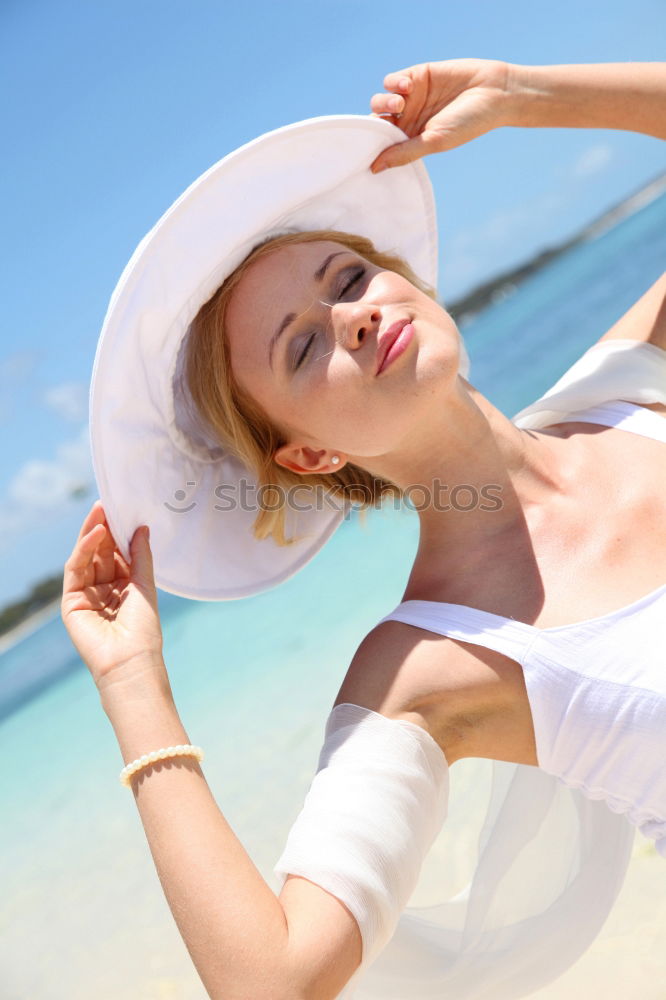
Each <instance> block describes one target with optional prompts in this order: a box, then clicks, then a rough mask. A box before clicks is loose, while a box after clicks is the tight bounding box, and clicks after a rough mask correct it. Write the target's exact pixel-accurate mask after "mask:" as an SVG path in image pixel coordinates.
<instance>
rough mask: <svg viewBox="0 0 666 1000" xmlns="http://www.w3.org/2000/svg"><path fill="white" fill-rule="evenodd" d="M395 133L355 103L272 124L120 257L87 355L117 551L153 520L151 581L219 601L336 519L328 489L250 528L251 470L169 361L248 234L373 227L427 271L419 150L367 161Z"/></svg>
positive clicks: (100, 468) (425, 183)
mask: <svg viewBox="0 0 666 1000" xmlns="http://www.w3.org/2000/svg"><path fill="white" fill-rule="evenodd" d="M402 139H404V133H403V132H401V130H400V129H398V128H396V127H395V126H394V125H392V124H391V123H390V122H387V121H384V120H383V119H379V118H374V117H371V116H369V117H366V116H357V115H339V116H327V117H322V118H313V119H309V120H307V121H303V122H297V123H296V124H293V125H288V126H286V127H284V128H280V129H277V130H275V131H273V132H268V133H266V134H265V135H262V136H261V137H260V138H258V139H255V140H253V141H252V142H250V143H248V144H247V145H245V146H241V147H240V148H239V149H237V150H235V151H234V152H232V153H230V154H229V155H228V156H225V157H224V158H223V159H222V160H220V161H219V162H218V163H216V164H215V165H214V166H212V167H211V168H210V169H209V170H207V171H206V172H205V173H204V174H202V176H201V177H199V178H198V179H197V180H196V181H194V183H193V184H191V185H190V187H188V188H187V190H186V191H185V192H184V193H183V194H182V195H181V196H180V197H179V198H178V199H177V201H175V202H174V204H173V205H172V206H171V207H170V208H169V209H168V210H167V211H166V212H165V214H164V215H163V216H162V218H161V219H160V220H159V222H158V223H157V224H156V225H155V226H154V228H153V229H152V230H151V231H150V232H149V233H148V234H147V236H145V237H144V239H143V240H142V241H141V243H140V244H139V246H138V247H137V249H136V251H135V252H134V254H133V256H132V258H131V259H130V261H129V263H128V264H127V267H126V268H125V270H124V271H123V274H122V276H121V278H120V280H119V282H118V285H117V286H116V289H115V291H114V292H113V295H112V297H111V301H110V304H109V308H108V311H107V314H106V317H105V320H104V325H103V327H102V332H101V335H100V339H99V344H98V347H97V353H96V356H95V363H94V367H93V375H92V383H91V390H90V435H91V447H92V457H93V466H94V470H95V476H96V479H97V485H98V489H99V495H100V498H101V500H102V503H103V506H104V509H105V512H106V516H107V519H108V522H109V527H110V528H111V531H112V533H113V535H114V538H115V539H116V541H117V544H118V546H119V548H120V550H121V552H122V554H123V556H124V557H125V558H126V559H129V542H130V539H131V537H132V535H133V533H134V531H135V529H136V528H137V526H138V525H139V524H144V523H147V524H149V525H150V531H151V548H152V552H153V562H154V568H155V580H156V583H157V586H158V587H160V588H162V589H163V590H166V591H170V592H171V593H173V594H178V595H180V596H183V597H189V598H194V599H197V600H228V599H232V598H239V597H246V596H249V595H251V594H255V593H258V592H260V591H263V590H266V589H268V588H270V587H274V586H276V585H277V584H279V583H281V582H282V581H283V580H286V579H287V578H288V577H290V576H291V575H293V574H294V573H296V572H297V571H298V570H299V569H301V568H302V567H303V566H304V565H305V564H306V563H307V562H309V560H310V559H312V557H313V556H314V555H315V554H316V553H317V552H318V551H319V549H320V548H321V547H322V546H323V545H324V543H325V542H326V541H327V539H328V538H329V537H330V536H331V535H332V534H333V532H334V531H335V530H336V528H337V527H338V525H339V524H340V522H341V520H342V519H343V516H344V511H343V509H342V508H341V506H340V504H339V503H338V504H336V505H333V504H332V503H330V502H328V501H326V502H323V503H322V504H321V505H320V506H321V508H322V509H320V510H316V509H310V510H306V511H301V512H299V511H296V510H293V509H291V510H290V511H289V514H288V530H289V531H290V532H292V531H293V532H295V534H296V536H297V538H298V539H299V540H297V541H295V542H293V543H292V544H291V545H289V546H279V545H277V544H276V543H275V542H273V540H272V539H267V540H265V541H257V540H256V539H255V538H254V536H253V534H252V525H253V523H254V520H255V518H256V513H257V502H258V500H259V498H258V497H257V495H256V489H255V493H254V497H253V496H252V484H253V483H254V482H255V480H254V477H253V475H252V474H251V473H250V472H249V471H248V470H247V469H245V468H244V467H243V466H242V465H241V464H240V463H239V462H238V461H237V460H236V459H235V458H233V457H231V456H229V455H225V454H224V452H223V450H222V449H220V448H219V446H218V447H214V446H212V445H211V442H210V441H208V440H207V439H206V438H205V435H199V436H197V433H196V427H195V425H194V424H193V423H192V413H191V409H190V410H188V408H187V402H186V400H183V399H180V398H179V393H181V392H182V380H179V375H178V366H179V361H180V359H181V356H182V351H181V348H182V344H183V342H184V338H185V336H186V334H187V332H188V329H189V327H190V324H191V322H192V320H193V319H194V317H195V316H196V314H197V313H198V311H199V309H200V308H201V306H202V305H203V304H204V303H205V302H206V301H208V299H209V298H210V297H211V296H212V295H213V293H214V292H215V291H216V290H217V288H219V286H220V285H221V284H222V282H223V281H224V280H225V278H227V277H228V275H229V274H231V273H232V271H233V270H234V269H235V268H236V267H237V266H238V265H239V264H240V263H241V261H243V260H244V258H245V257H246V256H247V254H248V253H249V252H250V251H251V250H252V249H253V247H254V246H256V244H257V243H259V242H260V241H261V240H263V239H265V238H266V237H269V236H271V235H273V234H277V233H279V232H284V231H285V230H313V229H337V230H341V231H346V232H351V233H356V234H358V235H361V236H365V237H368V238H370V239H371V240H372V241H373V243H374V244H375V246H376V247H377V248H378V249H379V250H382V251H391V252H394V253H397V254H399V255H400V256H402V257H403V258H404V259H405V260H406V261H407V262H408V263H409V264H410V265H411V267H412V268H413V270H414V272H415V273H416V274H417V275H418V276H419V277H420V278H421V279H422V280H423V281H425V282H426V283H428V284H429V285H431V286H433V287H435V286H436V281H437V229H436V217H435V205H434V198H433V194H432V188H431V185H430V181H429V178H428V175H427V172H426V170H425V168H424V166H423V164H422V163H421V162H420V161H417V162H415V163H412V164H409V165H407V166H404V167H399V168H394V169H392V170H386V171H383V172H381V173H379V174H373V173H372V172H371V171H370V169H369V167H370V164H371V163H372V161H373V160H374V159H375V157H376V156H377V155H378V154H379V153H380V152H381V151H382V150H383V149H385V148H386V147H387V146H389V145H392V144H393V143H395V142H399V141H401V140H402ZM242 480H244V481H245V486H244V487H243V489H244V492H245V496H244V498H243V497H241V487H242ZM255 487H256V484H255Z"/></svg>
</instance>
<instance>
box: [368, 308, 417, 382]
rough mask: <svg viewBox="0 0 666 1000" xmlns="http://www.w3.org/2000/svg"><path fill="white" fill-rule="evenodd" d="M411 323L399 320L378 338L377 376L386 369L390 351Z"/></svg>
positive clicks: (406, 320)
mask: <svg viewBox="0 0 666 1000" xmlns="http://www.w3.org/2000/svg"><path fill="white" fill-rule="evenodd" d="M409 322H410V321H409V320H408V319H399V320H397V321H396V322H395V323H391V325H390V326H389V327H388V328H387V329H386V330H384V332H383V333H380V335H379V337H378V338H377V371H376V373H375V374H377V375H379V373H380V372H381V371H382V369H383V368H385V367H386V364H385V362H386V360H387V355H388V353H389V351H390V350H391V348H392V347H393V345H394V344H395V342H396V340H397V339H398V337H399V336H400V334H401V333H402V331H403V330H404V328H405V327H406V326H408V325H409Z"/></svg>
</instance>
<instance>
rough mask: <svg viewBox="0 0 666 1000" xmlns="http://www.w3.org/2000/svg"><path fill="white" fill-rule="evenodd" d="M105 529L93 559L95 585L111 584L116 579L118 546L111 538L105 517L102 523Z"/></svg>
mask: <svg viewBox="0 0 666 1000" xmlns="http://www.w3.org/2000/svg"><path fill="white" fill-rule="evenodd" d="M102 524H103V525H104V528H105V533H104V536H103V537H102V538H101V539H100V543H99V545H98V547H97V552H96V553H95V557H94V565H95V583H112V582H113V581H114V580H115V579H116V570H117V567H116V558H115V557H116V552H118V546H117V545H116V540H115V538H114V537H113V534H112V532H111V528H110V527H109V522H108V521H107V519H106V515H105V516H104V519H103V521H102Z"/></svg>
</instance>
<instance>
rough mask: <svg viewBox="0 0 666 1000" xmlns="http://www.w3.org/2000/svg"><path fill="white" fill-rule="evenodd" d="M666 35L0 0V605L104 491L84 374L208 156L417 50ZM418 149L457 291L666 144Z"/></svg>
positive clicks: (577, 55) (322, 104) (665, 30)
mask: <svg viewBox="0 0 666 1000" xmlns="http://www.w3.org/2000/svg"><path fill="white" fill-rule="evenodd" d="M665 37H666V4H665V3H664V0H632V2H628V0H623V2H620V0H585V2H584V3H581V2H580V0H575V2H574V0H559V2H558V3H557V4H552V3H545V2H543V0H542V2H539V0H505V2H504V3H500V2H498V0H476V2H475V0H467V2H465V3H451V2H449V0H439V2H434V0H412V2H411V3H405V2H404V0H403V2H401V3H398V2H395V0H383V2H377V0H355V2H352V0H334V2H330V3H315V2H312V0H309V2H304V0H296V2H293V0H292V2H288V3H287V2H284V3H281V4H277V3H273V2H265V0H261V2H256V0H246V2H245V3H236V2H234V3H228V2H222V0H218V2H213V0H189V2H174V0H159V2H156V0H133V2H128V0H118V2H110V0H109V2H104V0H95V2H93V3H89V2H86V0H78V2H75V0H67V2H66V0H4V2H3V4H2V6H1V7H0V79H1V84H2V93H3V95H4V100H3V102H2V107H1V108H0V122H1V128H2V136H3V145H4V155H3V157H2V160H1V161H0V173H1V175H2V191H3V196H4V197H3V202H4V204H3V221H4V233H5V239H4V250H5V252H4V254H3V267H2V269H1V278H0V281H1V282H2V287H1V291H2V302H3V312H2V327H1V329H0V428H1V431H2V442H3V443H2V463H1V465H0V559H1V560H2V567H3V572H2V573H1V574H0V604H3V603H5V602H6V601H8V600H10V599H12V598H14V597H19V596H21V595H22V594H23V593H24V592H25V590H26V589H27V588H28V587H29V585H30V584H31V583H32V582H34V581H35V580H37V579H39V578H41V577H42V576H44V575H46V574H47V573H51V572H56V571H57V570H58V569H60V567H61V564H62V562H63V560H64V559H65V558H66V556H67V554H68V553H69V551H70V549H71V547H72V544H73V541H74V538H75V537H76V534H77V532H78V527H79V524H80V521H81V519H82V517H83V515H84V513H85V511H87V509H88V507H89V505H90V503H91V502H92V499H93V498H94V496H96V492H95V488H94V485H91V469H90V459H89V452H88V444H87V425H86V419H87V387H88V381H89V378H90V371H91V367H92V361H93V357H94V352H95V346H96V342H97V337H98V334H99V330H100V328H101V324H102V320H103V317H104V313H105V310H106V306H107V304H108V300H109V297H110V295H111V292H112V290H113V287H114V285H115V283H116V281H117V279H118V277H119V276H120V273H121V271H122V269H123V267H124V265H125V263H126V261H127V260H128V258H129V257H130V255H131V253H132V251H133V250H134V248H135V246H136V244H137V243H138V242H139V240H140V239H141V238H142V236H143V235H144V234H145V233H146V232H147V230H148V229H150V228H151V226H152V225H153V224H154V223H155V221H156V220H157V219H158V218H159V216H160V215H161V214H162V213H163V212H164V211H165V210H166V209H167V208H168V206H169V205H170V204H171V202H172V201H173V200H174V199H175V198H176V197H177V196H178V195H179V194H180V193H181V191H182V190H184V188H185V187H187V186H188V184H190V183H191V181H193V180H194V179H195V178H196V177H197V176H198V175H199V174H200V173H202V172H203V171H204V170H205V169H207V168H208V167H209V166H210V165H211V164H212V163H214V162H215V161H216V160H218V159H220V157H222V156H223V155H225V154H226V153H227V152H229V151H230V150H232V149H233V148H235V147H236V146H238V145H240V144H241V143H243V142H245V141H247V140H249V139H251V138H253V137H255V136H256V135H259V134H260V133H262V132H264V131H266V130H268V129H272V128H276V127H278V126H280V125H284V124H286V123H288V122H291V121H298V120H300V119H302V118H308V117H311V116H314V115H321V114H336V113H358V114H365V113H367V111H368V110H369V108H368V101H369V98H370V96H371V95H372V94H373V93H374V92H376V91H377V90H380V89H381V81H382V78H383V76H384V75H385V74H386V73H387V72H390V71H391V70H394V69H399V68H402V67H404V66H408V65H410V64H412V63H416V62H423V61H426V60H435V59H447V58H456V57H462V56H477V57H483V58H500V59H506V60H508V61H511V62H516V63H527V64H530V63H531V64H546V63H571V62H606V61H628V60H641V61H647V60H658V59H663V39H664V38H665ZM426 163H427V166H428V169H429V171H430V175H431V177H432V180H433V183H434V186H435V192H436V196H437V202H438V209H439V219H440V240H441V260H440V273H441V281H440V291H441V293H442V295H443V296H444V298H445V299H449V300H450V299H452V298H455V297H456V296H457V295H459V294H460V293H461V292H463V291H465V290H466V289H468V288H470V287H471V286H473V285H474V284H475V283H476V282H478V281H479V280H482V279H484V278H485V277H488V276H489V275H491V274H493V273H494V272H497V271H498V270H502V269H503V268H505V267H507V266H510V265H511V264H514V263H516V262H518V261H521V260H523V259H525V258H526V257H528V256H529V255H530V254H532V253H533V252H534V251H536V250H538V249H540V248H542V247H543V246H546V245H548V244H551V243H553V242H555V241H557V240H559V239H561V238H562V237H564V236H566V235H567V234H569V233H571V232H573V231H575V230H576V229H577V228H578V227H579V226H580V225H582V224H583V223H584V222H586V221H587V220H589V219H590V218H593V217H594V216H595V215H597V214H598V213H599V212H600V211H602V210H603V209H604V208H606V207H608V206H609V205H611V204H613V203H614V202H615V201H617V200H619V199H620V198H622V197H623V196H624V195H626V194H628V193H630V192H631V191H632V190H634V189H635V188H637V187H639V186H640V185H641V184H643V183H644V182H646V181H647V180H649V179H650V178H651V177H653V176H654V175H655V174H657V173H659V172H660V171H662V170H663V169H664V168H665V167H666V148H665V147H664V144H663V143H660V142H659V141H658V140H656V139H651V138H648V137H645V136H640V135H634V134H621V133H613V132H608V131H601V130H596V131H578V130H563V129H557V130H550V131H539V130H519V129H503V130H500V131H498V132H496V133H493V134H491V135H489V136H486V137H484V138H482V139H480V140H477V141H476V142H474V143H471V144H470V145H468V146H465V147H462V148H460V149H458V150H454V151H452V152H451V153H447V154H444V155H440V156H438V157H430V158H429V159H428V160H427V161H426ZM472 378H473V376H472ZM86 484H87V485H88V486H89V487H90V492H89V494H88V496H87V497H86V498H85V499H83V500H72V499H71V497H70V495H71V492H72V489H73V488H74V487H76V486H78V485H86Z"/></svg>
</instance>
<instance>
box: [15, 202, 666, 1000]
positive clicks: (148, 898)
mask: <svg viewBox="0 0 666 1000" xmlns="http://www.w3.org/2000/svg"><path fill="white" fill-rule="evenodd" d="M665 260H666V195H663V196H661V197H660V198H658V199H657V200H655V201H653V202H652V203H651V204H649V205H647V206H646V207H644V208H643V209H641V210H640V211H638V212H636V213H635V214H634V215H633V216H631V217H630V218H628V219H625V220H624V221H622V222H621V223H619V224H618V225H616V226H615V227H614V228H612V229H610V230H608V231H607V232H605V233H603V234H602V235H600V236H598V237H597V238H596V239H594V240H591V241H589V242H587V243H584V244H582V245H580V246H578V247H576V248H575V249H573V250H571V251H569V252H568V253H567V254H566V255H564V256H562V257H560V258H559V259H558V260H556V261H555V262H554V263H552V264H550V265H549V266H548V267H546V268H545V269H543V270H542V271H541V272H539V273H538V274H536V275H534V276H533V277H532V278H530V279H529V280H528V281H526V282H525V283H524V284H523V285H521V286H520V287H519V289H518V290H517V291H515V292H514V293H513V294H510V295H509V296H508V297H507V298H505V299H504V300H503V301H501V302H499V303H497V304H496V305H493V306H492V307H490V308H489V309H487V310H485V311H484V312H483V313H481V314H480V315H479V316H477V317H475V318H473V319H472V320H471V321H469V322H468V323H466V324H465V325H464V327H463V334H464V336H465V340H466V343H467V347H468V351H469V354H470V357H471V361H472V369H471V375H470V380H471V381H472V383H473V384H474V385H475V386H476V387H477V388H478V389H479V390H480V391H481V392H482V393H483V394H484V395H486V396H487V397H488V398H489V399H490V400H491V401H492V402H493V403H494V404H495V405H497V406H498V407H499V408H500V409H501V410H502V411H503V412H505V413H506V414H507V415H509V416H511V415H512V414H514V413H515V412H517V411H518V410H520V409H521V408H522V407H523V406H525V405H526V404H527V403H529V402H531V401H532V400H534V399H535V398H537V397H538V396H539V395H541V394H542V393H543V392H544V391H545V390H546V389H547V388H548V387H549V386H550V385H552V384H553V383H554V382H555V381H556V380H557V379H558V378H559V377H560V375H561V374H562V373H563V372H564V371H565V370H566V369H567V368H568V367H569V366H570V365H571V364H573V362H574V361H575V360H576V359H577V358H578V357H580V355H581V354H582V353H583V351H585V350H586V348H588V347H589V346H591V344H593V343H594V342H595V341H596V340H597V339H598V337H600V336H601V335H602V334H603V333H604V331H605V330H606V329H608V327H609V326H611V325H612V323H613V322H614V321H615V320H616V319H617V318H618V317H619V316H620V315H621V314H622V313H623V312H624V311H625V310H626V309H627V308H629V306H630V305H631V304H632V303H633V302H634V301H635V300H636V299H637V298H638V297H639V296H640V295H641V294H642V293H643V292H644V291H645V290H646V289H647V288H648V287H649V285H650V284H651V283H652V282H653V281H655V280H656V278H657V277H658V276H659V275H660V274H661V272H662V271H663V269H664V261H665ZM501 267H502V261H501V260H498V261H497V269H498V271H499V270H501ZM416 541H417V524H416V518H415V515H413V514H410V513H395V512H390V513H389V512H378V513H373V514H371V515H370V517H369V518H368V519H367V521H366V522H365V524H361V523H359V522H358V521H353V522H350V523H346V524H344V525H343V526H342V527H341V529H340V530H339V531H338V533H337V535H336V536H335V538H334V539H333V540H332V542H330V543H329V545H328V546H327V547H326V548H325V549H324V551H323V552H322V553H320V555H319V556H317V558H316V559H315V560H314V561H313V562H312V563H311V564H310V565H309V566H308V567H307V568H306V569H305V570H303V571H302V572H301V573H300V574H299V575H298V576H297V577H295V578H293V579H292V580H290V581H288V582H287V583H285V584H283V585H282V587H280V588H278V589H277V590H275V591H271V592H269V593H267V594H263V595H260V596H258V597H255V598H252V599H248V600H245V601H241V602H233V603H223V604H201V603H195V602H188V601H184V600H182V599H179V598H175V597H172V596H171V595H166V594H163V595H161V607H162V619H163V626H164V633H165V656H166V662H167V666H168V668H169V673H170V676H171V681H172V686H173V689H174V693H175V697H176V703H177V705H178V708H179V710H180V713H181V717H182V718H183V722H184V725H185V727H186V729H187V731H188V734H189V737H190V739H191V741H192V742H194V743H198V744H200V745H202V746H203V747H204V748H205V750H206V760H205V762H204V771H205V773H206V777H207V780H208V783H209V785H210V786H211V789H212V790H213V793H214V794H215V796H216V799H217V801H218V804H219V805H220V808H221V809H222V810H223V812H224V813H225V815H226V816H227V818H228V819H229V821H230V822H231V824H232V826H233V827H234V829H235V830H236V832H237V834H238V835H239V837H240V839H241V840H242V842H243V843H244V844H245V846H246V847H247V849H248V851H249V852H250V854H251V856H252V857H253V859H254V861H255V863H256V864H257V866H258V867H259V869H260V870H261V871H262V873H263V874H264V875H265V877H266V878H267V879H268V880H269V881H270V882H271V884H274V882H273V876H272V865H273V864H274V862H275V861H276V859H277V857H278V856H279V854H280V851H281V848H282V845H283V842H284V838H285V836H286V833H287V831H288V829H289V824H290V822H291V820H292V819H293V818H294V816H295V815H296V812H297V811H298V808H299V806H300V804H301V802H302V799H303V796H304V794H305V791H306V790H307V786H308V782H309V780H310V778H311V776H312V774H313V772H314V768H315V766H316V760H317V754H318V750H319V746H320V743H321V737H322V732H323V725H324V722H325V719H326V716H327V714H328V711H329V709H330V705H331V704H332V702H333V700H334V698H335V695H336V693H337V690H338V688H339V685H340V683H341V681H342V679H343V676H344V673H345V670H346V666H347V664H348V662H349V660H350V658H351V656H352V655H353V652H354V650H355V648H356V646H357V645H358V643H359V642H360V640H361V639H362V638H363V636H364V635H365V633H366V632H367V631H368V630H369V629H370V628H371V627H372V626H373V625H374V624H375V623H376V621H377V620H378V619H379V618H381V617H382V616H383V615H384V614H385V613H386V612H387V611H388V610H390V609H391V608H392V607H393V606H394V605H395V604H396V603H397V602H398V601H399V600H400V597H401V594H402V589H403V586H404V583H405V581H406V578H407V575H408V572H409V567H410V564H411V558H412V555H413V553H414V551H415V547H416ZM0 749H1V751H2V755H3V756H2V760H3V769H2V770H3V777H2V823H1V827H0V859H1V860H0V868H1V869H2V871H1V884H2V898H1V901H0V997H2V1000H27V998H31V1000H32V998H37V997H39V998H40V1000H65V998H67V1000H78V998H81V1000H83V998H84V997H85V998H86V1000H88V998H90V997H91V996H95V997H96V1000H121V998H122V1000H124V998H131V1000H143V998H145V1000H158V998H172V1000H175V998H178V1000H180V998H184V1000H190V998H191V1000H195V998H196V1000H201V998H204V997H205V996H206V994H205V991H204V990H203V987H202V986H201V984H200V982H199V980H198V978H197V976H196V972H194V970H193V967H192V964H191V961H190V959H189V957H188V955H187V952H186V951H185V948H184V945H183V944H182V942H181V940H180V937H179V935H178V933H177V931H176V929H175V925H174V923H173V920H172V918H171V915H170V913H169V910H168V907H167V905H166V902H165V901H164V898H163V895H162V892H161V889H160V886H159V883H158V880H157V876H156V874H155V872H154V868H153V865H152V860H151V857H150V853H149V850H148V847H147V845H146V843H145V839H144V837H143V832H142V829H141V826H140V822H139V819H138V817H137V814H136V810H135V807H134V803H133V798H132V796H131V795H130V794H129V793H128V792H127V791H126V790H125V789H123V788H122V787H121V785H120V784H119V783H118V780H117V775H118V772H119V771H120V768H121V767H122V760H121V757H120V753H119V751H118V747H117V744H116V742H115V738H114V735H113V731H112V730H111V727H110V725H109V723H108V721H107V719H106V716H105V715H104V713H103V712H102V710H101V708H100V706H99V700H98V697H97V693H96V691H95V688H94V685H93V683H92V681H91V680H90V678H89V675H88V673H87V671H86V669H85V667H84V666H83V665H82V664H81V663H80V661H78V659H77V657H76V655H75V653H74V651H73V649H72V648H71V646H70V644H69V640H68V637H67V635H66V633H65V630H64V627H63V626H62V624H61V622H60V619H59V618H55V619H53V620H51V621H49V622H47V623H46V624H44V625H42V626H41V627H40V628H38V629H37V630H36V631H35V632H33V633H32V634H31V635H29V636H28V637H27V638H25V639H24V640H22V641H21V642H19V643H18V644H16V645H15V646H14V647H12V648H11V649H9V650H8V651H6V652H5V653H3V654H2V655H0ZM454 775H455V771H454ZM452 780H453V781H454V783H455V777H453V778H452ZM476 798H478V794H477V795H476ZM459 801H460V806H459V808H460V809H461V810H463V811H464V810H465V809H472V810H473V809H474V807H475V804H476V799H475V793H474V792H473V791H472V790H470V789H464V788H462V787H461V789H460V796H459ZM454 818H455V817H454ZM454 860H455V861H456V864H454V863H452V859H451V858H449V862H450V863H449V865H448V866H447V872H446V873H445V874H444V875H443V876H442V879H443V881H444V888H448V889H455V888H456V886H459V883H460V880H461V878H462V877H463V875H464V869H465V864H466V859H465V858H464V857H461V858H460V859H454ZM458 861H459V865H458V864H457V862H458ZM442 879H440V882H439V886H440V887H441V886H442V884H443V883H442ZM423 901H424V902H425V901H426V900H425V899H424V900H423ZM655 995H656V994H655Z"/></svg>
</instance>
